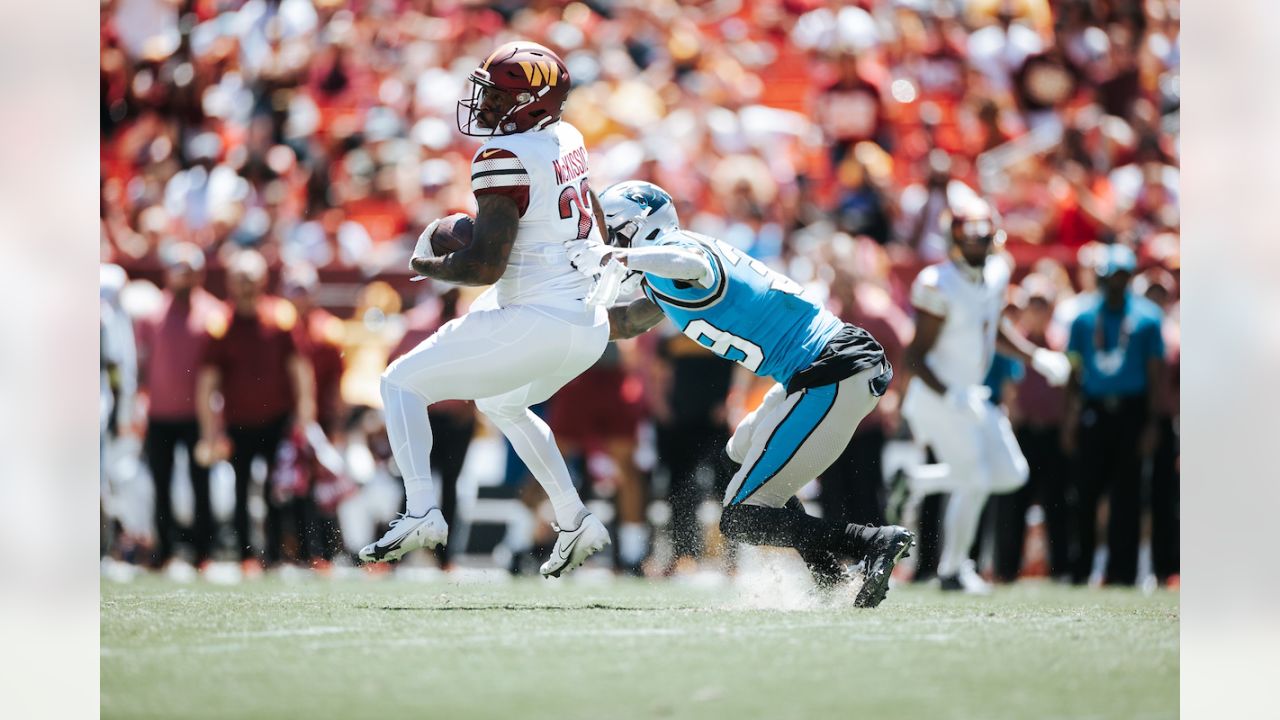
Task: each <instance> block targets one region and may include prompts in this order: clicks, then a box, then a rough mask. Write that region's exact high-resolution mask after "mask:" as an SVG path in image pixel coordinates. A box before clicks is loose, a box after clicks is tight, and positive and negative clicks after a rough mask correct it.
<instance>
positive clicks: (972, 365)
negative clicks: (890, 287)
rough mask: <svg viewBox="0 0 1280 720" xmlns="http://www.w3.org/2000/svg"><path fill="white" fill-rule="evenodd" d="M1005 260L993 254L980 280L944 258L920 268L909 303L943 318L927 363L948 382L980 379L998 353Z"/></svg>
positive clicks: (961, 384) (963, 383)
mask: <svg viewBox="0 0 1280 720" xmlns="http://www.w3.org/2000/svg"><path fill="white" fill-rule="evenodd" d="M1012 270H1013V269H1012V268H1011V267H1010V266H1009V262H1008V261H1007V260H1006V259H1005V258H1004V257H1002V256H1000V255H994V254H993V255H991V256H989V257H988V258H987V264H986V265H985V266H984V267H983V269H982V281H981V282H979V281H978V279H977V278H976V277H973V275H971V274H969V273H966V272H965V271H964V270H962V269H960V268H959V267H957V266H956V264H955V262H953V261H947V262H943V263H939V264H937V265H930V266H929V267H926V268H925V269H923V270H921V271H920V274H919V275H917V276H916V280H915V282H914V283H912V285H911V304H912V305H914V306H915V307H917V308H919V309H920V310H923V311H924V312H927V313H929V314H930V315H937V316H940V317H942V318H944V319H943V323H942V331H941V332H940V333H939V335H938V340H937V342H935V343H934V345H933V348H932V349H931V350H930V351H929V353H928V354H927V355H925V364H927V365H928V366H929V369H930V370H932V371H933V374H934V375H937V376H938V379H939V380H941V381H942V382H943V384H945V385H946V386H947V387H953V386H954V387H965V386H971V385H981V384H982V382H983V380H985V379H986V377H987V371H988V370H990V369H991V361H992V360H993V359H994V358H995V353H996V330H997V328H998V326H999V323H1000V313H1001V311H1002V310H1004V302H1005V290H1006V289H1007V288H1008V287H1009V276H1010V274H1011V273H1012Z"/></svg>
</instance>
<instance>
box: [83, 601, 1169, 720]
mask: <svg viewBox="0 0 1280 720" xmlns="http://www.w3.org/2000/svg"><path fill="white" fill-rule="evenodd" d="M779 592H780V591H779ZM773 594H774V591H773V589H771V588H768V587H763V588H756V589H754V590H753V591H752V592H751V593H750V594H749V596H747V595H748V594H746V593H744V591H743V590H742V589H741V588H740V587H736V586H723V587H719V588H715V589H705V588H704V589H698V588H692V587H688V586H682V585H678V584H674V583H669V582H660V581H642V580H617V581H608V582H587V581H579V582H573V581H571V580H570V581H565V582H560V583H550V582H543V581H540V580H522V581H518V582H513V583H474V582H469V583H467V582H464V583H460V582H450V581H446V580H439V581H436V582H406V581H398V580H375V579H369V578H351V579H345V580H323V579H310V580H306V581H302V582H283V581H281V580H278V579H267V580H262V581H258V582H250V583H245V584H241V585H237V586H218V585H210V584H206V583H197V584H193V585H176V584H172V583H168V582H166V581H164V580H162V579H159V578H151V577H148V578H141V579H139V580H138V581H135V582H133V583H128V584H118V583H114V582H107V581H104V582H103V584H102V664H101V669H102V717H104V718H167V719H170V718H188V717H202V718H224V719H225V718H308V719H313V718H384V719H385V718H397V719H399V718H472V717H477V718H481V717H482V718H529V719H533V718H555V719H556V720H571V719H573V718H609V719H613V718H694V717H696V718H704V717H706V718H710V717H727V718H827V717H844V718H859V719H861V718H881V717H884V718H1018V719H1023V718H1126V719H1133V718H1171V717H1176V716H1177V715H1178V597H1177V595H1176V594H1170V593H1165V592H1158V593H1156V594H1155V595H1152V596H1144V595H1142V594H1140V593H1137V592H1133V591H1119V590H1107V591H1099V590H1084V589H1070V588H1062V587H1058V586H1051V585H1046V584H1024V585H1021V586H1018V587H1014V588H1002V589H1000V590H998V591H997V593H996V594H995V595H993V596H991V597H987V598H976V599H975V598H967V597H955V596H950V595H948V596H943V595H940V594H939V593H937V592H936V591H934V590H931V589H928V588H915V587H899V588H895V589H894V590H893V591H892V592H891V593H890V594H889V598H888V600H887V601H886V602H885V604H884V605H882V606H881V607H880V608H878V609H875V610H859V609H854V608H850V607H847V606H844V605H840V606H836V607H822V608H810V609H798V610H780V609H762V608H766V607H768V606H769V605H770V604H771V596H772V595H773ZM762 600H763V601H762ZM773 604H775V605H778V604H782V605H785V604H786V603H773ZM793 604H794V603H793Z"/></svg>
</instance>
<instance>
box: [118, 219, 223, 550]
mask: <svg viewBox="0 0 1280 720" xmlns="http://www.w3.org/2000/svg"><path fill="white" fill-rule="evenodd" d="M161 257H162V260H163V262H164V265H165V276H164V280H165V292H164V298H163V300H162V302H161V305H160V308H159V310H158V311H157V312H156V314H155V315H154V316H153V317H150V318H147V319H145V320H143V321H142V322H141V323H140V324H139V328H138V330H139V333H138V335H139V341H140V342H139V345H140V350H141V354H142V370H143V375H142V386H143V388H144V389H145V391H146V393H147V396H148V398H149V403H148V410H147V434H146V441H145V445H146V456H147V465H148V467H149V468H150V470H151V479H152V481H153V482H154V483H155V490H156V496H155V497H156V502H155V524H156V554H155V558H154V562H155V564H156V565H157V566H160V565H164V564H166V563H167V562H169V560H170V559H171V558H172V557H173V546H174V542H175V540H176V538H177V533H178V528H177V524H176V522H175V521H174V517H173V507H172V503H171V493H170V491H171V488H172V484H173V457H174V455H173V454H174V450H175V449H176V448H177V446H178V445H182V446H183V447H184V448H185V449H186V451H187V456H188V458H189V460H190V462H189V465H188V468H189V471H190V473H191V489H192V491H193V493H194V495H195V527H194V528H192V544H193V545H194V549H195V560H196V564H197V565H200V564H203V563H204V562H206V561H207V560H208V559H209V555H210V553H211V552H212V550H213V543H214V520H213V509H212V506H211V505H210V503H209V468H208V467H206V466H205V465H202V464H201V463H199V462H196V444H197V442H198V440H199V438H200V427H199V425H198V423H197V422H196V417H197V413H196V374H197V371H198V370H199V368H200V361H201V359H202V357H203V356H204V353H205V350H206V347H207V345H208V340H209V336H210V332H211V331H214V332H216V331H217V330H218V329H220V328H222V327H225V325H226V313H225V309H224V308H223V306H222V303H220V302H218V299H217V298H215V297H214V296H213V295H211V294H209V293H208V292H206V291H205V290H204V289H203V288H202V287H201V283H202V282H203V280H204V253H202V252H201V251H200V248H198V247H196V246H195V245H191V244H189V243H182V244H179V245H176V246H174V247H172V248H169V249H168V250H167V251H166V252H164V253H162V256H161Z"/></svg>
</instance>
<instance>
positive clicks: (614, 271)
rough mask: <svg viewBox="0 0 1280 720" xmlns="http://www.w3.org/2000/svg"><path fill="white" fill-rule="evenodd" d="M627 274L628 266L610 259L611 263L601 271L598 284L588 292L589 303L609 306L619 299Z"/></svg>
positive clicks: (587, 300)
mask: <svg viewBox="0 0 1280 720" xmlns="http://www.w3.org/2000/svg"><path fill="white" fill-rule="evenodd" d="M626 276H627V268H626V266H624V265H623V264H622V263H620V262H618V261H617V260H612V259H611V260H609V264H608V265H606V266H605V267H604V269H603V270H601V271H600V275H599V277H597V278H596V284H595V286H594V287H592V288H591V292H590V293H588V294H587V298H586V302H587V304H588V305H602V306H604V307H609V306H610V305H613V304H614V303H615V302H617V301H618V295H619V294H620V293H621V291H622V281H623V279H625V278H626Z"/></svg>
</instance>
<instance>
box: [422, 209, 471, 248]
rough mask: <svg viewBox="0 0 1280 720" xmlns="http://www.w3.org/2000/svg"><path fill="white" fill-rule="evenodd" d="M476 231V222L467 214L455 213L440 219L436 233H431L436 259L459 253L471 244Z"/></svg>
mask: <svg viewBox="0 0 1280 720" xmlns="http://www.w3.org/2000/svg"><path fill="white" fill-rule="evenodd" d="M473 230H475V222H473V221H472V220H471V216H470V215H467V214H466V213H454V214H452V215H450V216H448V217H443V218H440V224H438V225H436V229H435V232H433V233H431V250H432V251H433V252H435V254H436V257H440V256H441V255H448V254H449V253H451V252H457V251H459V250H461V249H463V248H465V247H466V246H468V245H470V244H471V233H472V231H473Z"/></svg>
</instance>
